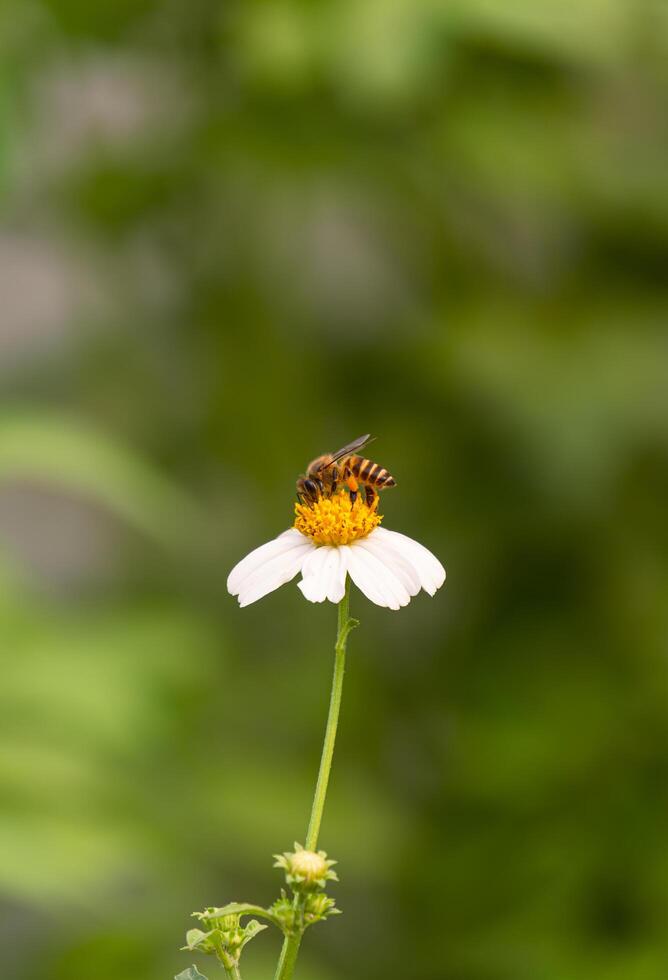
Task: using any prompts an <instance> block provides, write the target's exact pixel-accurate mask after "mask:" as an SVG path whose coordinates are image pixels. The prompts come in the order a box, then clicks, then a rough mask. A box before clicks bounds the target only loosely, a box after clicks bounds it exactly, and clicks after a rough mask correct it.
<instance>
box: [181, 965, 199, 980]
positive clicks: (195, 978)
mask: <svg viewBox="0 0 668 980" xmlns="http://www.w3.org/2000/svg"><path fill="white" fill-rule="evenodd" d="M174 980H206V977H205V976H204V974H203V973H200V972H199V970H198V969H197V967H196V966H189V967H188V969H187V970H183V971H182V972H181V973H177V974H176V976H175V977H174Z"/></svg>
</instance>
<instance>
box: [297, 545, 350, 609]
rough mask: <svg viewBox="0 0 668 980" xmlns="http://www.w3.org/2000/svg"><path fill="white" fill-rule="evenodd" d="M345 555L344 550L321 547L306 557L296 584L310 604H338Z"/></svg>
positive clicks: (344, 568) (344, 570)
mask: <svg viewBox="0 0 668 980" xmlns="http://www.w3.org/2000/svg"><path fill="white" fill-rule="evenodd" d="M347 565H348V562H347V555H346V549H345V548H343V547H342V548H333V547H331V546H330V545H323V546H322V547H320V548H318V549H317V550H316V551H314V552H312V553H311V554H310V555H308V556H307V558H306V560H305V561H304V565H303V567H302V576H303V578H302V581H301V582H298V583H297V584H298V587H299V588H300V589H301V592H302V595H303V596H304V597H305V598H306V599H308V600H309V601H310V602H324V601H325V599H329V600H330V602H340V601H341V599H342V598H343V593H344V591H345V582H346V569H347Z"/></svg>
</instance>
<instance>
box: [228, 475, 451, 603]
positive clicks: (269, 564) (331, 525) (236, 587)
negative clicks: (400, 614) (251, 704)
mask: <svg viewBox="0 0 668 980" xmlns="http://www.w3.org/2000/svg"><path fill="white" fill-rule="evenodd" d="M295 510H296V512H297V520H296V521H295V524H296V526H295V527H292V528H290V530H288V531H284V532H283V534H280V535H279V536H278V537H277V538H275V539H274V540H273V541H269V542H268V543H267V544H263V545H261V547H259V548H256V549H255V551H251V553H250V554H249V555H246V557H245V558H243V559H242V560H241V561H240V562H239V564H238V565H235V567H234V568H233V569H232V571H231V572H230V574H229V577H228V579H227V589H228V591H229V592H230V594H231V595H235V596H238V597H239V605H240V606H248V605H250V604H251V602H256V601H257V600H258V599H261V598H262V597H263V596H265V595H267V594H268V593H269V592H273V591H274V589H277V588H279V586H281V585H284V584H285V583H286V582H289V581H291V579H293V578H294V577H295V575H296V574H297V573H298V572H301V573H302V579H301V581H300V582H299V583H298V586H299V588H300V589H301V592H302V594H303V595H304V596H305V597H306V598H307V599H308V600H309V601H310V602H324V601H325V599H329V601H330V602H340V601H341V599H342V598H343V594H344V592H345V586H346V575H350V577H351V579H352V580H353V582H354V583H355V585H356V586H357V588H358V589H360V591H361V592H363V593H364V595H365V596H366V597H367V599H370V600H371V602H375V603H376V605H377V606H385V607H387V608H389V609H400V608H401V606H406V605H408V603H409V602H410V600H411V597H412V596H414V595H417V593H418V592H419V591H420V589H424V590H425V592H428V593H429V595H434V593H435V592H436V590H437V589H439V588H440V587H441V586H442V585H443V582H444V581H445V569H444V568H443V566H442V565H441V563H440V561H439V560H438V559H437V558H436V557H435V556H434V555H432V553H431V551H428V550H427V548H425V547H424V545H421V544H419V543H418V542H417V541H414V540H413V539H412V538H408V537H406V535H405V534H399V533H398V532H397V531H388V530H387V529H386V528H383V527H379V526H378V524H379V523H380V517H379V515H377V514H376V512H375V508H369V507H367V505H366V504H365V503H363V502H362V501H360V500H359V499H358V500H357V501H356V502H355V503H354V504H352V503H351V502H350V498H349V497H348V495H347V494H344V493H342V494H340V495H336V496H335V497H333V498H328V499H323V500H320V501H318V502H317V503H315V504H309V505H302V504H298V505H296V508H295Z"/></svg>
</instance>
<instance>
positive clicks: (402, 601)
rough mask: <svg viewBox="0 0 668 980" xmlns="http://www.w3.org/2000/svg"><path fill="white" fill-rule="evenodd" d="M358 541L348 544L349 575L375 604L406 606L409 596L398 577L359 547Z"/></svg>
mask: <svg viewBox="0 0 668 980" xmlns="http://www.w3.org/2000/svg"><path fill="white" fill-rule="evenodd" d="M360 543H361V542H359V541H354V542H353V543H352V544H351V545H350V556H349V559H348V569H349V571H350V577H351V578H352V580H353V582H354V583H355V585H356V586H357V587H358V588H359V589H361V591H362V592H363V593H364V594H365V596H366V597H367V598H368V599H371V601H372V602H375V603H376V605H377V606H389V608H390V609H399V608H400V607H401V606H407V605H408V603H409V602H410V601H411V597H410V594H409V592H408V590H407V589H406V588H405V587H404V586H403V585H402V583H401V581H400V579H399V578H397V576H396V575H395V574H394V572H393V571H392V569H391V568H389V567H388V566H387V565H385V564H384V563H383V562H382V561H381V560H380V559H379V558H377V557H376V556H375V555H373V554H372V553H371V552H370V551H368V550H367V549H366V548H361V547H360Z"/></svg>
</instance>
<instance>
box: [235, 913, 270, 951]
mask: <svg viewBox="0 0 668 980" xmlns="http://www.w3.org/2000/svg"><path fill="white" fill-rule="evenodd" d="M268 928H269V926H264V925H262V924H261V923H260V922H258V921H257V919H251V920H250V922H248V923H247V924H246V925H245V926H244V939H243V942H242V944H241V949H243V948H244V946H245V945H246V943H249V942H250V941H251V939H254V938H255V936H257V934H258V932H262V930H263V929H268Z"/></svg>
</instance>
